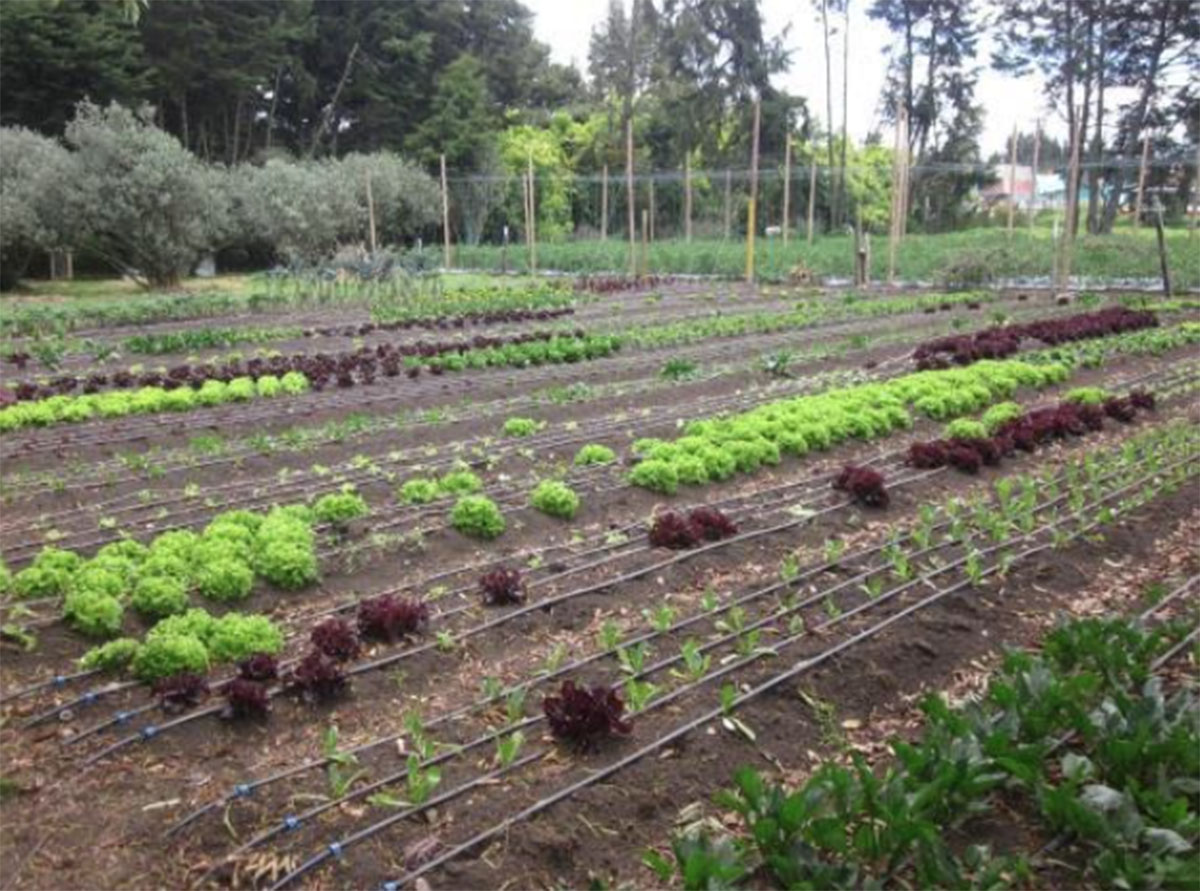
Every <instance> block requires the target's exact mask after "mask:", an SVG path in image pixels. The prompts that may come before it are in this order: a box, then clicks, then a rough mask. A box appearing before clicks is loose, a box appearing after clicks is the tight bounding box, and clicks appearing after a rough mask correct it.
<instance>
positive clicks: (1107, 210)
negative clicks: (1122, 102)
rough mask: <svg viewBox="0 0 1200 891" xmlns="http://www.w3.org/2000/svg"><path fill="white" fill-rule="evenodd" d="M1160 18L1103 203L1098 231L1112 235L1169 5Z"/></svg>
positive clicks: (1146, 109) (1152, 86)
mask: <svg viewBox="0 0 1200 891" xmlns="http://www.w3.org/2000/svg"><path fill="white" fill-rule="evenodd" d="M1159 9H1160V11H1161V12H1160V17H1159V20H1158V33H1157V34H1155V36H1154V46H1153V48H1152V49H1151V51H1150V60H1149V68H1148V70H1147V72H1146V79H1145V80H1144V81H1143V82H1142V92H1141V95H1140V96H1139V97H1138V104H1137V112H1136V113H1135V114H1134V115H1133V121H1134V125H1133V127H1132V129H1126V130H1125V132H1124V133H1123V134H1122V135H1121V150H1120V154H1121V156H1122V157H1123V158H1124V159H1125V161H1126V163H1125V164H1118V165H1117V169H1116V172H1115V174H1114V177H1113V185H1112V189H1111V191H1109V193H1108V197H1107V199H1105V202H1104V218H1103V220H1102V221H1101V225H1100V231H1101V232H1105V233H1108V232H1111V231H1112V227H1113V223H1114V222H1115V221H1116V218H1117V209H1118V208H1119V207H1120V205H1121V195H1122V193H1123V192H1124V191H1125V169H1126V166H1127V165H1128V166H1132V165H1133V163H1134V161H1135V157H1136V156H1135V155H1134V154H1133V152H1134V151H1136V150H1137V148H1138V144H1139V143H1140V142H1141V137H1142V130H1144V129H1145V127H1146V118H1147V117H1148V116H1149V113H1150V98H1151V96H1153V95H1154V90H1155V84H1154V81H1155V79H1156V78H1157V77H1158V66H1159V63H1160V62H1161V61H1162V54H1163V50H1164V49H1165V48H1166V45H1167V21H1168V20H1169V18H1170V16H1171V4H1170V3H1162V4H1160V5H1159Z"/></svg>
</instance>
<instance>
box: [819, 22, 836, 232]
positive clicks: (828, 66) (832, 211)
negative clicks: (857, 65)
mask: <svg viewBox="0 0 1200 891" xmlns="http://www.w3.org/2000/svg"><path fill="white" fill-rule="evenodd" d="M821 28H822V31H823V32H824V35H825V117H826V123H825V129H826V130H827V131H828V133H829V138H828V139H827V140H826V141H827V142H828V152H829V170H830V172H831V173H833V174H834V175H835V176H836V171H837V168H836V166H835V164H834V159H833V63H832V62H831V61H830V58H829V0H821ZM830 191H831V195H830V198H829V225H830V228H834V227H836V226H837V214H838V207H837V189H836V188H834V189H831V190H830Z"/></svg>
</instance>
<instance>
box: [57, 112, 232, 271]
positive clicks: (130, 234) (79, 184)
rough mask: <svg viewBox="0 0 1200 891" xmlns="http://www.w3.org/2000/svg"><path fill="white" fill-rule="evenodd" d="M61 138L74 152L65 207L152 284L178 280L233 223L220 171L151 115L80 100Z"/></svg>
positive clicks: (106, 248) (109, 253) (110, 253)
mask: <svg viewBox="0 0 1200 891" xmlns="http://www.w3.org/2000/svg"><path fill="white" fill-rule="evenodd" d="M65 140H66V142H67V144H68V145H70V146H71V147H72V148H73V149H75V151H74V152H73V153H72V154H71V160H70V168H71V175H70V182H71V186H72V187H71V189H70V190H69V191H68V192H66V193H65V194H66V198H67V205H66V207H64V211H68V212H69V213H70V215H71V217H73V218H75V219H76V220H77V221H78V225H80V226H81V227H83V228H86V229H87V230H89V231H90V232H91V233H92V236H93V238H95V240H96V241H97V243H98V244H100V245H102V246H103V253H104V254H106V255H107V256H110V257H115V258H117V260H118V262H119V263H120V264H121V265H122V266H123V268H124V269H126V270H131V269H136V270H138V271H139V273H140V274H141V275H143V276H144V277H145V279H146V280H147V281H148V282H149V283H150V284H151V285H156V286H162V285H173V284H175V283H176V282H177V281H179V279H180V278H181V277H182V276H184V275H186V274H187V273H188V271H189V269H190V268H191V266H192V264H194V263H195V262H196V260H197V259H198V258H199V257H200V256H201V255H202V254H203V253H204V252H205V251H208V250H210V249H212V248H214V247H215V246H216V245H217V244H218V242H219V241H220V240H221V238H222V237H223V236H224V235H225V234H226V233H227V232H228V231H229V230H230V226H231V219H230V217H229V205H228V199H227V197H226V196H227V195H228V194H229V193H228V191H227V190H226V189H225V188H223V187H222V185H221V183H219V181H218V177H220V176H222V175H223V174H222V173H221V172H219V171H218V170H217V169H215V168H207V167H206V166H205V165H204V164H202V163H201V162H200V161H199V160H198V159H197V158H196V156H195V155H193V154H192V153H191V152H189V151H188V150H187V149H186V148H184V147H183V146H182V145H180V144H179V141H178V140H176V139H175V137H173V136H171V135H169V134H168V133H166V132H165V131H163V130H160V129H159V128H158V127H156V126H155V125H154V124H153V122H152V121H151V120H150V119H149V117H148V116H145V115H143V114H141V113H139V112H135V111H131V110H129V109H127V108H124V107H122V106H120V105H117V104H116V103H113V104H111V105H109V106H108V107H106V108H101V107H100V106H97V105H93V104H92V103H90V102H86V101H85V102H81V103H80V104H79V105H78V106H76V110H75V119H74V120H73V121H71V123H70V124H68V125H67V128H66V133H65ZM164 196H169V200H164Z"/></svg>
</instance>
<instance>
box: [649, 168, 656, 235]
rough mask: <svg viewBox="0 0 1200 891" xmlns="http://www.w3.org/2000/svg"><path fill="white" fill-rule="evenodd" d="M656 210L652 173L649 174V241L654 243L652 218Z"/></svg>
mask: <svg viewBox="0 0 1200 891" xmlns="http://www.w3.org/2000/svg"><path fill="white" fill-rule="evenodd" d="M656 209H657V208H656V207H655V202H654V174H653V173H652V174H650V240H651V241H654V222H655V220H654V217H655V210H656Z"/></svg>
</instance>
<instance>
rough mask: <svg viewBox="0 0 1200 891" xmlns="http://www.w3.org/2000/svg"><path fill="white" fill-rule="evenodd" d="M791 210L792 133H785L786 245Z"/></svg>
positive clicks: (784, 195) (784, 190)
mask: <svg viewBox="0 0 1200 891" xmlns="http://www.w3.org/2000/svg"><path fill="white" fill-rule="evenodd" d="M791 212H792V134H791V133H789V134H788V135H787V142H786V144H785V145H784V149H783V227H782V228H783V232H782V233H780V234H781V235H782V236H783V246H784V247H785V248H786V247H787V241H788V223H789V217H790V215H791Z"/></svg>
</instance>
